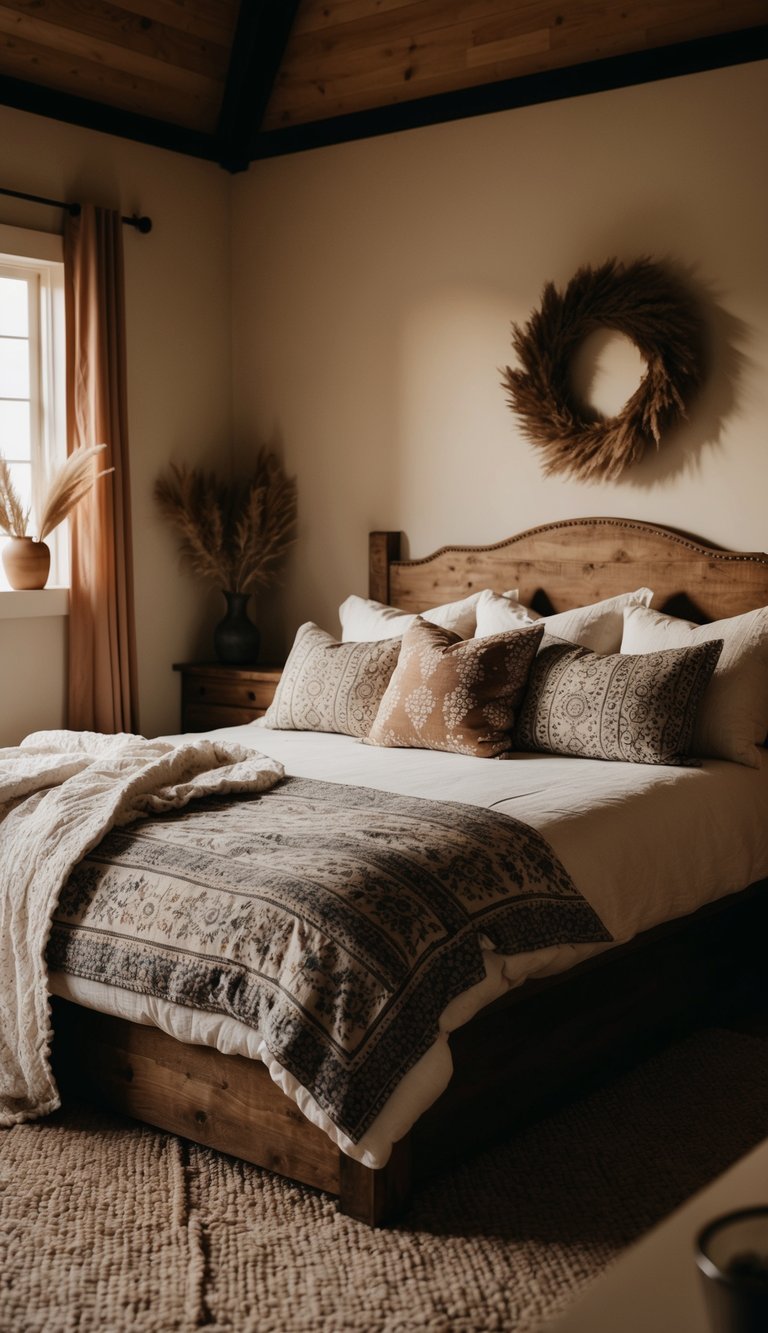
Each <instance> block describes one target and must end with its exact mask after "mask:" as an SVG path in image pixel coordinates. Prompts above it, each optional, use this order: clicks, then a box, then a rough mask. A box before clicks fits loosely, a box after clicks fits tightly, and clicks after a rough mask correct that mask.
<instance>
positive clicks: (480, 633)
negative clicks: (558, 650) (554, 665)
mask: <svg viewBox="0 0 768 1333" xmlns="http://www.w3.org/2000/svg"><path fill="white" fill-rule="evenodd" d="M652 597H653V592H652V591H651V589H650V588H638V589H637V590H636V591H635V592H624V593H620V594H619V595H618V597H607V598H606V599H605V601H603V602H593V603H592V605H591V606H578V607H575V608H574V609H573V610H572V611H558V613H557V614H556V615H553V616H541V617H539V616H537V614H536V612H535V611H531V610H529V608H528V607H526V606H521V605H520V603H519V602H511V601H509V600H508V599H505V598H500V597H498V596H497V594H496V593H493V592H487V591H486V592H481V594H480V600H479V601H478V604H477V628H476V629H475V638H476V639H482V638H484V637H485V636H486V635H487V634H501V633H502V632H503V631H508V630H512V629H520V628H521V627H523V626H525V625H533V624H537V625H543V626H544V629H545V630H546V632H547V635H551V636H552V638H556V639H565V640H566V642H568V643H577V644H579V645H580V646H581V647H582V648H591V649H592V652H593V653H617V652H618V651H619V647H620V645H621V635H622V632H623V629H624V608H625V606H648V604H649V602H650V600H651V598H652Z"/></svg>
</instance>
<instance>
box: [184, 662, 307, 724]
mask: <svg viewBox="0 0 768 1333" xmlns="http://www.w3.org/2000/svg"><path fill="white" fill-rule="evenodd" d="M173 669H174V671H179V672H181V730H182V731H211V730H213V729H214V728H215V727H237V726H240V725H241V724H242V723H243V722H253V720H254V718H256V717H262V716H263V714H264V713H265V712H266V710H267V708H268V707H269V705H270V704H271V702H272V699H273V698H274V694H275V690H276V689H277V682H278V681H279V679H280V674H281V672H282V667H279V666H258V667H237V666H224V665H223V664H222V663H221V662H176V663H174V667H173Z"/></svg>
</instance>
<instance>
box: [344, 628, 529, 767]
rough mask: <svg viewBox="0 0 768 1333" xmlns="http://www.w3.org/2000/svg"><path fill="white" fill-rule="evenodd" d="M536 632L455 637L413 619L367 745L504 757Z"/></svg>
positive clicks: (449, 632)
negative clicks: (472, 637)
mask: <svg viewBox="0 0 768 1333" xmlns="http://www.w3.org/2000/svg"><path fill="white" fill-rule="evenodd" d="M543 633H544V631H543V629H542V628H541V627H540V626H538V625H536V626H534V627H533V628H532V629H523V630H516V631H514V632H513V633H512V634H497V635H494V636H493V637H492V638H489V639H482V640H477V639H460V638H459V636H458V635H457V634H453V633H452V632H451V631H450V630H448V629H443V628H442V627H441V626H439V625H431V624H428V623H427V621H425V620H422V619H421V618H420V617H419V619H417V621H416V624H415V625H413V626H412V628H411V629H409V630H407V631H406V633H405V634H404V635H403V647H402V651H401V653H400V661H399V662H398V664H397V668H396V670H395V673H394V675H393V677H392V679H391V681H390V682H389V685H388V686H387V691H386V694H385V695H384V698H383V699H382V701H381V707H380V708H379V711H378V714H377V717H376V721H375V722H374V724H373V726H372V727H371V731H370V735H369V736H368V744H369V745H388V746H406V747H410V748H412V749H416V750H454V751H457V752H458V753H459V754H471V755H476V756H478V758H482V759H491V758H494V757H496V756H502V755H505V754H507V753H508V752H509V751H510V750H511V749H512V741H511V737H510V730H511V728H512V725H513V723H514V720H515V711H516V709H517V707H518V705H519V703H520V700H521V699H522V697H523V694H524V692H525V685H526V681H527V679H528V672H529V670H530V666H531V663H532V661H533V659H534V657H535V656H536V650H537V648H538V646H539V640H540V639H541V636H542V634H543Z"/></svg>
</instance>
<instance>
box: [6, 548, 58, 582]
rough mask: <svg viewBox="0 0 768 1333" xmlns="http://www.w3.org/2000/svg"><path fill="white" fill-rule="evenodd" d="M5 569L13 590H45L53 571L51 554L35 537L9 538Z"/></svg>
mask: <svg viewBox="0 0 768 1333" xmlns="http://www.w3.org/2000/svg"><path fill="white" fill-rule="evenodd" d="M3 568H4V570H5V577H6V578H7V580H8V582H9V583H10V585H11V587H12V588H16V589H17V590H21V589H26V588H44V587H45V585H46V582H47V580H48V575H49V573H50V569H51V552H50V551H49V549H48V547H47V546H46V544H45V542H36V541H35V540H34V538H33V537H9V538H8V540H7V541H6V543H5V545H4V546H3Z"/></svg>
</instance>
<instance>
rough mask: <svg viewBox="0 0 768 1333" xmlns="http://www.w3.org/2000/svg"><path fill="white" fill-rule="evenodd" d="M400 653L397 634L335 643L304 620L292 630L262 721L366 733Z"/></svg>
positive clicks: (282, 726) (294, 727)
mask: <svg viewBox="0 0 768 1333" xmlns="http://www.w3.org/2000/svg"><path fill="white" fill-rule="evenodd" d="M399 656H400V640H399V639H387V640H384V641H382V642H377V643H337V642H336V640H335V639H334V638H333V636H332V635H330V634H327V633H326V631H325V630H324V629H319V628H318V626H317V625H313V624H312V622H311V621H308V622H307V624H306V625H302V626H301V627H300V628H299V629H298V630H297V631H296V638H295V640H294V643H293V647H292V649H291V651H290V654H289V656H288V661H287V662H286V664H285V667H284V668H283V674H282V675H281V677H280V683H279V684H278V687H277V689H276V691H275V697H274V699H273V700H272V703H271V704H270V706H269V708H268V709H267V711H266V713H265V714H264V726H266V727H276V728H278V729H279V730H283V731H340V732H343V734H344V735H346V736H367V735H368V732H369V730H370V727H371V723H372V722H373V720H374V718H375V716H376V713H377V711H378V707H379V704H380V703H381V700H382V698H383V696H384V691H385V690H386V688H387V685H388V684H389V681H390V677H391V675H392V672H393V671H394V669H395V666H396V665H397V659H398V657H399Z"/></svg>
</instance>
